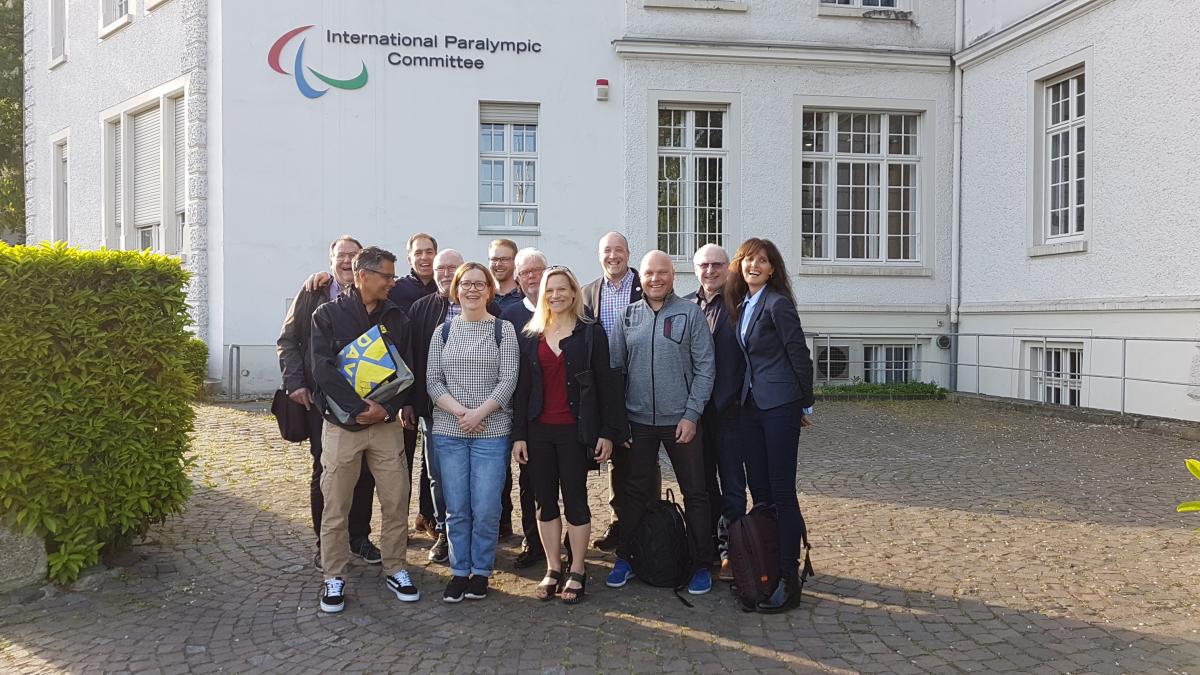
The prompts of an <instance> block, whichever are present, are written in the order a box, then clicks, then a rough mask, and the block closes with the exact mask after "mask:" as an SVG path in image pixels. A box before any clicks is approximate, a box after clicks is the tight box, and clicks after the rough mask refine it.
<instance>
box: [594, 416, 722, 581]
mask: <svg viewBox="0 0 1200 675" xmlns="http://www.w3.org/2000/svg"><path fill="white" fill-rule="evenodd" d="M629 428H630V431H632V432H633V443H632V445H631V447H628V448H625V447H617V448H614V449H613V472H614V473H615V474H616V477H615V478H614V480H616V481H618V482H619V483H620V484H621V485H622V486H623V487H622V490H621V492H620V495H621V498H620V499H619V500H618V501H617V517H619V518H620V520H621V545H620V547H619V548H618V549H617V555H618V556H620V557H622V558H624V557H626V556H628V555H629V553H630V551H631V549H632V546H633V542H634V538H635V536H636V534H637V529H638V525H639V524H640V523H641V520H642V514H643V513H645V512H646V507H647V506H648V505H649V504H650V503H651V502H652V501H654V500H655V499H658V498H659V495H656V494H655V490H656V484H657V482H658V480H661V478H660V474H659V471H658V448H659V446H660V445H661V446H662V447H664V448H666V450H667V457H668V458H670V460H671V467H672V468H673V469H674V470H675V479H676V480H678V481H679V489H680V490H681V491H682V492H683V517H684V520H686V521H687V527H688V536H689V537H690V538H691V540H692V546H693V547H694V550H695V554H696V561H695V562H696V565H697V567H701V566H706V565H708V563H709V562H710V561H711V560H712V559H713V552H714V549H713V540H712V534H710V532H709V528H710V527H711V518H712V517H711V515H710V508H709V503H708V491H707V490H706V489H705V487H704V450H703V448H702V447H701V444H702V441H701V439H700V434H696V437H695V438H693V439H692V440H691V441H689V442H687V443H676V442H675V426H674V425H672V426H669V427H652V426H647V425H644V424H637V423H633V422H631V423H630V424H629Z"/></svg>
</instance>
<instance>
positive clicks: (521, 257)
mask: <svg viewBox="0 0 1200 675" xmlns="http://www.w3.org/2000/svg"><path fill="white" fill-rule="evenodd" d="M531 259H537V260H541V261H542V266H543V267H545V266H547V265H549V264H550V261H549V260H547V259H546V254H545V253H542V252H541V251H539V250H537V249H536V248H534V247H532V246H529V247H526V248H523V249H521V250H520V251H517V255H516V257H515V258H514V259H513V265H514V266H515V267H516V268H517V269H520V268H521V265H523V264H525V263H526V262H527V261H529V260H531Z"/></svg>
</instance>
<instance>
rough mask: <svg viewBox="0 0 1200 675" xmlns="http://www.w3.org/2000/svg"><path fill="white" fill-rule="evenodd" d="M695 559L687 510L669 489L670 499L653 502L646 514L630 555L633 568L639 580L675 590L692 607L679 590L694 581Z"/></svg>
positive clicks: (643, 516)
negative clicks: (693, 568)
mask: <svg viewBox="0 0 1200 675" xmlns="http://www.w3.org/2000/svg"><path fill="white" fill-rule="evenodd" d="M694 558H695V555H694V553H693V551H692V545H691V539H690V538H689V537H688V532H687V521H685V520H684V518H683V509H682V508H680V506H679V504H678V503H676V501H675V495H674V493H672V492H671V490H669V489H668V490H667V494H666V499H660V500H658V501H655V502H652V503H651V504H650V505H649V506H647V507H646V511H645V513H643V514H642V519H641V521H640V522H638V527H637V532H636V533H635V535H634V540H633V546H632V549H631V550H630V552H629V565H630V566H631V567H632V568H633V573H634V575H636V576H637V578H639V579H641V580H642V581H644V582H646V583H648V584H650V585H651V586H659V587H662V588H673V589H675V597H677V598H679V600H680V601H681V602H683V604H685V605H687V606H688V607H691V606H692V605H691V603H689V602H688V601H687V600H685V599H684V598H683V596H681V595H679V589H681V588H684V587H685V586H687V583H688V580H689V579H690V578H691V575H692V562H693V560H694Z"/></svg>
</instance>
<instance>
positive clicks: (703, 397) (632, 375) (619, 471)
mask: <svg viewBox="0 0 1200 675" xmlns="http://www.w3.org/2000/svg"><path fill="white" fill-rule="evenodd" d="M641 269H642V293H643V296H642V299H641V300H639V301H637V302H634V303H630V305H629V306H628V307H627V308H626V309H625V311H624V312H622V313H621V315H620V316H618V317H617V319H616V320H615V321H614V322H613V331H612V335H610V336H609V349H610V356H611V359H612V367H613V368H619V369H620V370H622V371H623V372H624V373H625V377H626V379H627V384H626V387H625V391H626V395H625V410H626V412H627V413H628V415H629V429H630V432H631V433H632V435H633V439H632V443H631V444H630V446H629V447H621V448H616V449H614V451H613V458H612V461H613V482H614V484H617V485H620V486H622V487H621V499H620V500H618V502H617V516H618V517H619V519H620V522H621V544H620V546H619V547H618V548H617V562H616V564H615V565H613V570H612V573H611V574H609V575H608V579H607V581H606V583H607V585H608V586H610V587H612V588H620V587H622V586H624V585H625V584H626V582H628V581H629V579H630V578H632V576H633V569H632V567H631V566H630V563H629V558H630V553H631V552H632V550H633V547H634V546H635V544H636V535H637V530H638V525H639V523H640V522H641V520H642V515H643V514H644V513H645V511H646V508H647V507H648V506H649V505H650V504H651V502H653V501H654V500H656V499H658V498H659V496H658V495H657V494H655V480H654V477H655V473H656V472H657V470H658V449H659V447H660V446H662V447H663V448H665V449H666V451H667V456H668V457H669V458H670V460H671V467H672V468H673V469H674V470H675V478H676V479H677V480H678V481H679V489H680V491H681V492H683V511H684V519H685V520H686V521H687V529H688V537H689V538H690V539H691V541H692V546H693V549H692V550H693V551H694V552H695V554H696V559H695V560H693V566H694V570H693V574H692V576H691V580H690V582H689V583H688V593H691V594H693V595H700V594H703V593H707V592H709V591H710V590H712V577H711V575H710V574H709V571H708V565H709V563H710V562H712V560H713V540H712V534H711V530H710V528H711V523H710V515H709V511H710V507H709V502H708V490H707V488H706V486H705V483H704V452H703V448H702V447H701V443H700V438H699V436H698V435H697V433H696V432H697V425H698V423H699V421H700V416H701V415H702V414H703V413H704V407H705V405H707V404H708V398H709V395H710V394H711V393H712V387H713V372H714V370H715V363H714V361H713V340H712V333H711V331H709V329H708V321H707V319H705V316H704V313H703V312H701V311H700V308H699V307H697V306H696V304H695V303H692V302H688V301H687V300H684V299H683V298H681V297H679V296H677V295H675V264H674V262H673V261H672V260H671V258H670V256H668V255H667V254H666V253H663V252H662V251H651V252H649V253H647V254H646V256H645V257H644V258H642V264H641Z"/></svg>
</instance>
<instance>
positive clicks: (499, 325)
mask: <svg viewBox="0 0 1200 675" xmlns="http://www.w3.org/2000/svg"><path fill="white" fill-rule="evenodd" d="M495 324H496V348H497V349H499V348H500V343H501V342H503V341H504V319H501V318H500V317H496V321H495Z"/></svg>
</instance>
